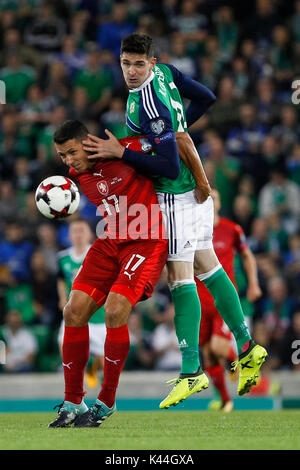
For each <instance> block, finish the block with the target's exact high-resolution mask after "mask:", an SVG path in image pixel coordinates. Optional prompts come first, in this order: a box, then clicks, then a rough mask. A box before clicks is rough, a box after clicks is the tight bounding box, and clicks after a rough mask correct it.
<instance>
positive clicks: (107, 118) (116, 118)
mask: <svg viewBox="0 0 300 470" xmlns="http://www.w3.org/2000/svg"><path fill="white" fill-rule="evenodd" d="M101 123H102V125H103V127H104V128H107V129H109V130H110V132H112V133H113V134H114V135H115V136H116V137H117V139H121V138H122V137H125V136H126V135H127V131H126V125H125V103H124V101H123V100H122V99H121V98H120V97H118V96H114V97H113V98H112V99H111V100H110V103H109V108H108V111H106V112H105V113H103V114H102V116H101Z"/></svg>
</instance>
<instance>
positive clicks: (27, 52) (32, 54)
mask: <svg viewBox="0 0 300 470" xmlns="http://www.w3.org/2000/svg"><path fill="white" fill-rule="evenodd" d="M15 54H17V55H19V56H20V58H21V62H22V63H24V64H26V65H30V66H31V67H33V68H34V69H35V70H36V71H37V72H39V73H40V72H41V71H42V67H43V63H44V58H43V56H41V55H40V54H39V53H38V51H37V50H35V49H34V48H32V47H28V46H26V45H25V44H23V42H22V36H21V32H20V31H19V30H18V29H15V28H11V29H7V30H6V31H5V34H4V37H3V50H2V54H1V55H2V57H1V59H0V60H1V65H2V66H4V65H5V64H7V63H8V58H9V56H10V55H15Z"/></svg>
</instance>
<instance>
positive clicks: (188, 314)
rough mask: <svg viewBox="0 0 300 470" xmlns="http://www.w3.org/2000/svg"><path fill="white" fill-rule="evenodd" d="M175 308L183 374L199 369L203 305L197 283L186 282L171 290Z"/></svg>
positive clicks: (175, 321)
mask: <svg viewBox="0 0 300 470" xmlns="http://www.w3.org/2000/svg"><path fill="white" fill-rule="evenodd" d="M171 295H172V299H173V302H174V308H175V318H174V323H175V330H176V335H177V338H178V343H179V348H180V351H181V353H182V366H181V373H182V374H191V373H193V372H195V371H197V370H198V369H199V366H200V360H199V327H200V319H201V305H200V301H199V297H198V294H197V288H196V285H195V284H185V285H183V286H180V287H176V288H175V289H173V290H171Z"/></svg>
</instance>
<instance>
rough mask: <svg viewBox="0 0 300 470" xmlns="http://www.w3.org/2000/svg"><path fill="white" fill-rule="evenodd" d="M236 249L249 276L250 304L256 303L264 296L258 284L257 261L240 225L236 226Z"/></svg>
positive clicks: (248, 294) (248, 296) (248, 293)
mask: <svg viewBox="0 0 300 470" xmlns="http://www.w3.org/2000/svg"><path fill="white" fill-rule="evenodd" d="M234 247H235V249H236V251H237V252H238V253H239V255H240V257H241V259H242V263H243V267H244V270H245V273H246V276H247V281H248V289H247V299H248V300H249V302H255V301H256V300H257V299H259V298H260V297H261V295H262V291H261V288H260V287H259V282H258V275H257V264H256V259H255V256H254V255H253V253H252V251H251V250H250V248H249V246H248V244H247V241H246V237H245V234H244V231H243V229H242V227H241V226H240V225H238V224H235V233H234Z"/></svg>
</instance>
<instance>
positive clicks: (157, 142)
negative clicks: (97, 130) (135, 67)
mask: <svg viewBox="0 0 300 470" xmlns="http://www.w3.org/2000/svg"><path fill="white" fill-rule="evenodd" d="M145 93H147V98H146V97H145V95H143V96H144V98H141V102H140V105H139V118H140V127H141V129H142V131H143V134H144V135H145V136H146V137H147V139H148V141H149V142H150V143H151V145H152V150H153V153H154V154H153V155H149V154H148V155H145V154H144V153H141V152H136V151H135V150H131V149H130V148H125V149H124V147H123V146H122V145H121V144H120V143H119V141H118V140H117V139H116V138H115V137H114V136H113V134H111V132H109V131H108V130H107V129H106V130H105V132H106V134H107V135H108V137H109V139H107V140H103V139H99V137H95V136H91V135H90V134H89V135H88V141H89V142H88V141H87V140H84V141H83V145H84V146H83V148H84V150H87V151H88V152H92V154H90V155H89V157H88V158H89V159H93V158H113V157H115V158H122V159H123V160H124V161H125V162H126V163H128V164H129V165H131V166H133V167H134V168H135V169H136V170H137V171H140V172H142V173H147V174H149V175H150V176H153V175H155V176H164V177H166V178H170V179H176V178H177V177H178V175H179V172H180V160H179V153H178V148H177V143H176V138H175V133H174V129H173V124H172V118H171V114H170V111H169V110H168V109H167V107H166V106H165V105H164V104H163V103H162V102H161V101H160V99H159V98H158V97H157V96H156V94H155V93H154V92H153V91H152V88H151V86H150V87H149V86H148V87H147V91H145Z"/></svg>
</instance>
